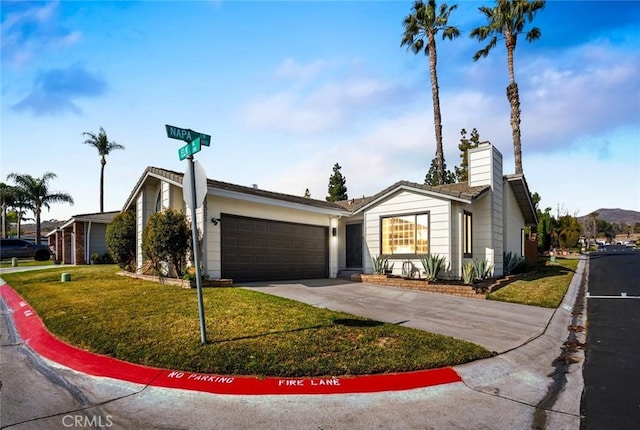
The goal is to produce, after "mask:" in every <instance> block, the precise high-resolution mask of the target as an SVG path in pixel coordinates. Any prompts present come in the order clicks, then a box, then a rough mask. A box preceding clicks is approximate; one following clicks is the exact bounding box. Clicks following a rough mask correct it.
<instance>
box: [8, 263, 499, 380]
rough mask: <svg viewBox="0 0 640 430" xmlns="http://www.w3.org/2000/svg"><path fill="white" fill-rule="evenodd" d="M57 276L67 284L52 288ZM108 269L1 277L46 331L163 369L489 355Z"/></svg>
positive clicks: (421, 335)
mask: <svg viewBox="0 0 640 430" xmlns="http://www.w3.org/2000/svg"><path fill="white" fill-rule="evenodd" d="M62 271H65V272H69V273H71V282H65V283H62V282H60V274H61V272H62ZM116 271H117V268H116V266H111V265H109V266H104V265H100V266H78V267H74V268H69V267H67V268H64V269H62V268H61V269H60V270H56V269H48V270H41V271H32V272H22V273H11V274H3V275H2V277H3V278H4V280H5V281H6V282H7V283H9V284H10V285H11V286H12V287H13V288H15V289H16V290H17V291H18V292H19V293H20V294H21V295H22V296H23V297H24V298H25V299H26V300H27V301H28V302H29V303H30V304H31V305H32V306H33V307H34V308H35V309H36V311H37V312H38V314H39V315H40V317H41V318H42V319H43V321H44V323H45V324H46V326H47V328H48V329H49V330H50V331H51V332H52V333H54V334H55V335H56V336H58V337H59V338H61V339H63V340H65V341H67V342H69V343H72V344H74V345H77V346H79V347H81V348H84V349H87V350H90V351H93V352H96V353H100V354H106V355H109V356H112V357H116V358H119V359H122V360H126V361H130V362H134V363H140V364H144V365H149V366H157V367H163V368H169V369H176V370H184V371H193V372H203V373H219V374H228V375H258V376H288V377H293V376H344V375H359V374H373V373H387V372H403V371H412V370H420V369H429V368H436V367H442V366H449V365H456V364H460V363H465V362H469V361H473V360H476V359H480V358H485V357H489V356H490V355H491V353H490V352H489V351H487V350H486V349H484V348H482V347H480V346H478V345H475V344H472V343H469V342H465V341H461V340H457V339H453V338H451V337H447V336H441V335H436V334H432V333H427V332H423V331H419V330H415V329H410V328H406V327H401V326H397V325H394V324H386V323H380V322H376V321H372V320H368V319H365V318H360V317H355V316H353V315H349V314H345V313H341V312H333V311H330V310H327V309H318V308H315V307H313V306H310V305H306V304H303V303H299V302H295V301H292V300H287V299H284V298H280V297H275V296H270V295H266V294H262V293H259V292H254V291H248V290H243V289H239V288H212V289H204V290H203V296H204V308H205V316H206V328H207V338H208V344H207V345H201V343H200V329H199V319H198V306H197V295H196V291H195V290H192V289H183V288H180V287H174V286H168V285H160V284H158V283H155V282H149V281H143V280H138V279H132V278H128V277H122V276H119V275H117V274H116Z"/></svg>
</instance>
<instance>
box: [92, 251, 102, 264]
mask: <svg viewBox="0 0 640 430" xmlns="http://www.w3.org/2000/svg"><path fill="white" fill-rule="evenodd" d="M89 261H91V264H100V263H102V255H100V254H98V253H97V252H94V253H93V254H91V257H89Z"/></svg>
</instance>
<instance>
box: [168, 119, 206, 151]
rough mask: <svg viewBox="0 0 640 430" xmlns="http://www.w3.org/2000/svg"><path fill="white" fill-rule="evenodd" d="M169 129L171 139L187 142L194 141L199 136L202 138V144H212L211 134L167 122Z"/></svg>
mask: <svg viewBox="0 0 640 430" xmlns="http://www.w3.org/2000/svg"><path fill="white" fill-rule="evenodd" d="M165 128H166V130H167V137H169V138H171V139H178V140H184V141H185V142H189V143H190V142H193V141H194V140H196V139H197V138H200V144H201V145H204V146H209V145H210V144H211V136H209V135H208V134H204V133H198V132H197V131H193V130H191V129H189V128H180V127H174V126H172V125H168V124H165Z"/></svg>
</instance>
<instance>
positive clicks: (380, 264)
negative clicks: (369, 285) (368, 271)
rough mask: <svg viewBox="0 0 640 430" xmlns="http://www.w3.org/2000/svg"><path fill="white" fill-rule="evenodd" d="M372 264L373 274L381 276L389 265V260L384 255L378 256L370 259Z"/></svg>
mask: <svg viewBox="0 0 640 430" xmlns="http://www.w3.org/2000/svg"><path fill="white" fill-rule="evenodd" d="M371 262H372V263H373V273H375V274H376V275H383V274H384V273H385V271H386V270H387V267H388V265H389V259H388V258H387V257H385V256H384V255H378V256H374V257H371Z"/></svg>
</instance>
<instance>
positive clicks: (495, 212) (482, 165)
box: [469, 144, 504, 276]
mask: <svg viewBox="0 0 640 430" xmlns="http://www.w3.org/2000/svg"><path fill="white" fill-rule="evenodd" d="M469 185H470V186H479V185H489V186H490V187H491V194H490V195H488V196H485V197H482V198H481V199H480V200H479V201H478V202H476V203H474V205H473V206H474V210H473V223H474V225H473V235H474V237H473V255H474V258H478V259H487V261H488V262H489V263H490V264H492V265H493V268H494V272H493V274H494V276H501V275H502V273H503V269H502V268H503V256H502V253H503V250H504V238H503V235H504V233H503V231H504V225H503V223H504V219H503V218H504V214H503V211H504V208H503V193H504V190H503V174H502V154H500V152H499V151H498V150H497V149H496V148H495V147H493V146H492V145H489V144H480V145H479V146H478V147H477V148H473V149H471V150H470V151H469Z"/></svg>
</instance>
